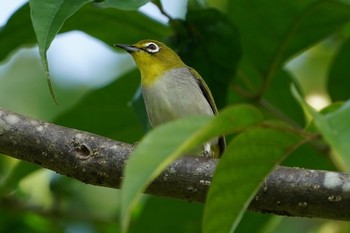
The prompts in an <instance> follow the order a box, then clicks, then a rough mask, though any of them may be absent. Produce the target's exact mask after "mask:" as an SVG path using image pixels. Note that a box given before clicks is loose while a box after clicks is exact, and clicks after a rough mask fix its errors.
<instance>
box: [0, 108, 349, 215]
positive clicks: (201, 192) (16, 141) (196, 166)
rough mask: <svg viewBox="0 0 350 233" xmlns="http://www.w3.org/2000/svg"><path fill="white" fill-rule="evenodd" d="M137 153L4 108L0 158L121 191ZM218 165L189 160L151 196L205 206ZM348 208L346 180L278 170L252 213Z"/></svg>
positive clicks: (304, 212) (176, 164)
mask: <svg viewBox="0 0 350 233" xmlns="http://www.w3.org/2000/svg"><path fill="white" fill-rule="evenodd" d="M132 150H133V146H132V145H130V144H126V143H123V142H118V141H114V140H111V139H108V138H105V137H102V136H99V135H96V134H92V133H88V132H84V131H80V130H76V129H71V128H66V127H62V126H58V125H54V124H51V123H47V122H42V121H39V120H35V119H33V118H30V117H26V116H23V115H20V114H16V113H12V112H9V111H7V110H5V109H1V108H0V153H3V154H6V155H8V156H11V157H14V158H18V159H20V160H24V161H28V162H30V163H34V164H37V165H39V166H41V167H44V168H48V169H50V170H53V171H56V172H58V173H60V174H62V175H66V176H69V177H72V178H74V179H77V180H80V181H82V182H84V183H88V184H92V185H98V186H105V187H111V188H119V187H120V183H121V179H122V171H123V167H124V165H125V163H126V160H127V158H128V156H129V154H130V153H131V152H132ZM217 162H218V160H217V159H207V158H204V157H191V156H184V157H183V158H181V159H179V160H176V161H175V162H174V163H173V164H172V165H171V166H170V167H169V168H168V169H167V170H166V171H164V172H163V173H162V174H161V175H160V176H159V177H158V178H157V179H156V180H155V181H154V182H153V183H152V184H151V185H150V186H149V187H148V189H147V190H146V193H148V194H152V195H156V196H163V197H170V198H176V199H181V200H187V201H192V202H199V203H204V202H205V197H206V193H207V191H208V188H209V186H210V181H211V177H212V174H213V172H214V170H215V167H216V165H217ZM175 171H176V172H175ZM238 188H239V187H238ZM349 206H350V177H349V176H348V175H347V174H345V173H339V172H330V171H320V170H307V169H300V168H288V167H277V168H276V169H275V170H274V171H273V172H272V173H271V174H270V176H268V177H267V178H266V180H265V182H264V184H263V186H262V187H261V188H260V190H259V191H258V193H257V195H256V197H255V198H254V200H253V201H252V202H251V204H250V206H249V209H250V210H253V211H256V212H262V213H271V214H278V215H288V216H300V217H315V218H326V219H337V220H350V208H349Z"/></svg>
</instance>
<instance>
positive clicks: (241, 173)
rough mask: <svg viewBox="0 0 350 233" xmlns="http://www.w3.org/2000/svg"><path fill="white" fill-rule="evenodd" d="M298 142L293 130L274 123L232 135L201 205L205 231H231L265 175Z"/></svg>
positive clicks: (216, 232)
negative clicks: (203, 204) (204, 200)
mask: <svg viewBox="0 0 350 233" xmlns="http://www.w3.org/2000/svg"><path fill="white" fill-rule="evenodd" d="M299 143H300V138H299V137H298V136H297V135H296V134H295V133H293V131H291V130H290V129H288V128H287V127H281V125H273V124H271V125H267V126H265V127H255V128H251V129H248V130H246V131H244V132H243V133H241V134H239V135H238V136H237V137H236V138H234V139H233V141H232V143H230V145H229V146H228V148H227V150H226V151H225V153H224V155H223V156H222V158H221V159H220V162H219V164H218V166H217V168H216V171H215V173H214V177H213V180H212V183H211V187H210V189H209V193H208V197H207V202H206V205H205V209H204V219H203V230H204V232H205V233H212V232H215V233H220V232H223V233H226V232H233V231H234V230H235V228H236V227H237V225H238V223H239V222H240V220H241V218H242V216H243V213H244V212H245V210H246V209H247V207H248V205H249V203H250V201H251V200H252V198H253V197H254V195H255V193H256V192H257V190H258V188H259V187H260V185H261V184H262V182H263V180H264V179H265V177H266V176H267V175H268V174H269V173H270V172H271V171H272V169H273V168H274V167H275V166H276V165H277V164H278V163H279V162H281V161H282V160H283V159H284V158H285V157H286V156H287V155H288V154H290V153H291V152H292V151H293V150H294V149H295V148H296V147H297V146H298V145H299Z"/></svg>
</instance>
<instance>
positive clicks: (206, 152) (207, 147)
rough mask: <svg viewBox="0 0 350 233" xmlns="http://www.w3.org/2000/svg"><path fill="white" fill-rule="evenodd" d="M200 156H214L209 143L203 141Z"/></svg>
mask: <svg viewBox="0 0 350 233" xmlns="http://www.w3.org/2000/svg"><path fill="white" fill-rule="evenodd" d="M201 156H205V157H206V158H213V157H214V152H213V151H212V150H211V146H210V143H205V144H204V145H203V151H202V153H201Z"/></svg>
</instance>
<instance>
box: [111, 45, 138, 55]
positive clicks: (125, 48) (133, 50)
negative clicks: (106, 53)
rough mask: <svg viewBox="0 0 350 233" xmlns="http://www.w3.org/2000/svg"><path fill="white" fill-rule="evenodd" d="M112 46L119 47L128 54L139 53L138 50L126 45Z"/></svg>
mask: <svg viewBox="0 0 350 233" xmlns="http://www.w3.org/2000/svg"><path fill="white" fill-rule="evenodd" d="M114 46H116V47H119V48H122V49H124V50H125V51H127V52H128V53H132V52H136V51H139V50H140V49H139V48H136V47H135V46H133V45H127V44H114Z"/></svg>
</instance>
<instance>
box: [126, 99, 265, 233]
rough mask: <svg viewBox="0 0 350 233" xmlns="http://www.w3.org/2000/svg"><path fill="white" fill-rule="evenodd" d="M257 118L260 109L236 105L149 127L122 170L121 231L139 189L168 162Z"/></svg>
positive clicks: (143, 188)
mask: <svg viewBox="0 0 350 233" xmlns="http://www.w3.org/2000/svg"><path fill="white" fill-rule="evenodd" d="M261 119H262V116H261V114H260V112H258V111H257V110H256V109H255V108H253V107H251V106H249V105H239V106H234V107H230V108H227V109H225V110H224V111H223V112H222V113H220V114H219V115H218V116H216V117H214V118H213V117H211V116H191V117H188V118H182V119H179V120H177V121H173V122H169V123H167V124H164V125H162V126H160V127H157V128H155V129H153V130H152V131H151V132H150V133H149V134H147V135H146V137H144V138H143V139H142V141H141V142H140V144H139V145H138V146H137V147H136V149H135V151H134V152H133V154H132V155H131V156H130V158H129V160H128V162H127V164H126V167H125V170H124V180H123V183H122V188H121V192H122V194H121V198H122V200H121V222H122V230H123V231H124V232H125V231H126V230H127V226H128V223H129V217H130V213H131V211H132V209H133V208H134V207H135V205H136V203H137V202H138V200H139V197H140V195H141V192H143V191H144V190H145V188H146V187H147V185H148V184H150V183H151V182H152V180H154V179H155V178H156V177H157V176H158V175H159V174H160V173H161V172H162V171H163V170H164V169H165V168H166V167H167V166H168V165H169V164H170V163H171V162H172V161H174V160H175V159H177V158H178V157H179V156H181V155H182V154H184V153H185V152H187V151H189V149H191V148H193V147H194V146H195V145H198V144H200V143H203V142H205V141H208V140H209V139H211V138H213V137H215V136H217V135H222V134H226V133H229V132H238V131H240V130H243V129H244V128H246V127H247V126H249V125H252V124H255V123H257V122H259V121H261ZM169 135H171V137H169Z"/></svg>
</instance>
